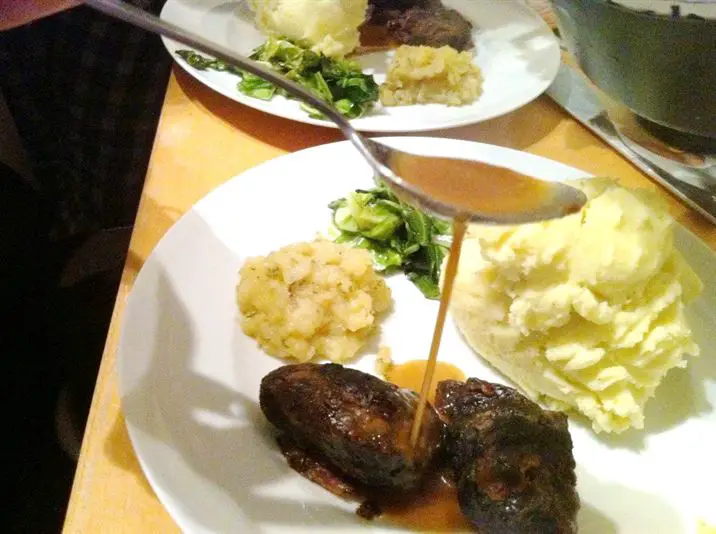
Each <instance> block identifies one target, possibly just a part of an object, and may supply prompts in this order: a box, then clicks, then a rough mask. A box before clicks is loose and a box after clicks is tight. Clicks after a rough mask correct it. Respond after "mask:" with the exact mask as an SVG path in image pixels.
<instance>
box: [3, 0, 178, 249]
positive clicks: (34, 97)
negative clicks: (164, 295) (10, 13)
mask: <svg viewBox="0 0 716 534" xmlns="http://www.w3.org/2000/svg"><path fill="white" fill-rule="evenodd" d="M164 1H165V0H132V1H131V3H133V4H134V5H137V6H138V7H140V8H142V9H145V10H147V11H151V12H153V13H155V14H158V12H159V11H160V9H161V7H162V5H163V4H164ZM171 62H172V59H171V57H170V55H169V54H168V53H167V51H166V50H165V49H164V47H163V46H162V44H161V41H160V39H159V38H158V37H156V36H154V35H150V34H148V33H147V32H145V31H143V30H139V29H137V28H133V27H131V26H129V25H128V24H125V23H122V22H119V21H115V20H113V19H111V18H109V17H107V16H105V15H103V14H101V13H98V12H96V11H94V10H92V9H90V8H87V7H83V6H82V7H77V8H74V9H71V10H69V11H66V12H63V13H60V14H57V15H54V16H51V17H49V18H46V19H42V20H39V21H36V22H34V23H31V24H28V25H26V26H22V27H20V28H16V29H13V30H10V31H6V32H0V66H1V67H0V88H1V90H2V92H3V94H4V95H5V98H6V100H7V103H8V107H9V108H10V111H11V113H12V115H13V117H14V119H15V122H16V124H17V127H18V130H19V132H20V135H21V137H22V138H23V141H24V143H25V147H26V149H27V151H28V154H29V158H30V160H31V162H32V164H33V171H34V175H35V178H36V181H37V183H39V184H40V187H41V191H40V193H41V195H42V196H43V198H44V199H45V200H46V201H47V205H48V206H50V209H51V214H52V215H51V216H52V222H53V224H52V233H53V235H55V236H56V237H69V236H72V235H74V234H78V233H88V232H93V231H96V230H101V229H105V228H111V227H115V226H123V225H128V224H132V222H133V220H134V216H135V212H136V209H137V204H138V201H139V195H140V193H141V188H142V184H143V180H144V175H145V173H146V167H147V162H148V159H149V155H150V152H151V148H152V142H153V139H154V135H155V131H156V126H157V120H158V118H159V113H160V110H161V105H162V102H163V98H164V93H165V90H166V84H167V80H168V76H169V69H170V67H171Z"/></svg>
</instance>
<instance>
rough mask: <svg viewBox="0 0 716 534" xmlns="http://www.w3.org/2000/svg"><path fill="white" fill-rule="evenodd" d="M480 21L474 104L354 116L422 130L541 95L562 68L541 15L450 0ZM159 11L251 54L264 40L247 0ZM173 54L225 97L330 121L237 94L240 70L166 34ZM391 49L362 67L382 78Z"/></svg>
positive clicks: (279, 100)
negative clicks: (191, 57) (211, 66)
mask: <svg viewBox="0 0 716 534" xmlns="http://www.w3.org/2000/svg"><path fill="white" fill-rule="evenodd" d="M444 3H445V4H446V5H449V6H451V7H454V8H456V9H457V10H458V11H460V12H461V13H462V14H463V15H464V16H466V17H468V18H469V19H470V20H471V21H472V22H473V23H474V25H475V30H474V32H473V33H474V36H473V37H474V41H475V46H476V56H475V61H476V63H477V65H479V67H480V68H481V69H482V72H483V76H484V80H485V81H484V93H483V94H482V95H481V96H480V98H479V99H478V100H476V101H475V102H474V103H472V104H470V105H466V106H460V107H448V106H444V105H440V104H429V105H421V106H402V107H382V106H380V105H377V106H376V107H375V109H374V110H372V111H371V113H370V114H369V115H366V116H365V117H361V118H359V119H355V120H353V121H352V123H353V125H354V127H355V128H357V129H358V130H361V131H367V132H419V131H426V130H435V129H440V128H452V127H456V126H463V125H466V124H473V123H477V122H481V121H484V120H487V119H491V118H493V117H498V116H500V115H503V114H505V113H508V112H510V111H513V110H515V109H517V108H519V107H521V106H524V105H525V104H527V103H528V102H530V101H532V100H534V99H535V98H537V97H538V96H539V95H540V94H542V92H544V91H545V89H547V87H549V85H550V84H551V83H552V80H554V77H555V76H556V75H557V70H558V68H559V62H560V52H559V44H558V42H557V40H556V39H555V37H554V35H553V34H552V32H551V30H550V29H549V27H548V26H547V25H546V24H545V22H544V21H543V20H542V19H541V18H540V16H539V15H538V14H537V13H535V12H534V11H532V10H531V9H530V8H529V7H527V6H525V5H524V4H523V3H522V2H520V0H446V1H445V2H444ZM161 17H162V18H163V19H164V20H167V21H169V22H173V23H175V24H177V25H179V26H181V27H183V28H186V29H189V30H192V31H194V32H196V33H198V34H199V35H202V36H204V37H206V38H208V39H211V40H213V41H215V42H216V43H218V44H221V45H224V46H227V47H229V48H231V49H233V50H236V51H237V52H239V53H241V54H244V55H248V54H249V53H250V52H251V51H252V50H253V49H254V48H256V47H257V46H259V45H260V44H262V43H263V42H264V41H265V39H266V38H265V36H263V35H262V34H261V33H260V32H259V30H258V29H257V28H256V27H255V26H254V23H253V14H252V13H251V10H250V9H249V7H248V5H247V0H238V1H232V0H168V1H167V3H166V4H165V5H164V9H163V10H162V14H161ZM164 44H165V45H166V47H167V49H168V50H169V52H170V53H171V54H172V56H173V57H174V59H175V60H176V61H177V62H178V64H179V65H181V66H182V67H183V68H184V69H185V70H186V71H187V72H188V73H189V74H190V75H192V76H193V77H195V78H196V79H197V80H199V81H200V82H202V83H204V84H206V85H207V86H209V87H211V88H212V89H214V90H215V91H217V92H219V93H221V94H222V95H224V96H227V97H229V98H231V99H232V100H235V101H237V102H241V103H242V104H245V105H247V106H250V107H253V108H256V109H260V110H261V111H264V112H266V113H271V114H273V115H278V116H279V117H284V118H287V119H292V120H295V121H299V122H306V123H309V124H318V125H321V126H330V127H333V123H331V122H327V121H323V120H316V119H312V118H310V117H309V116H308V114H307V113H306V112H305V111H303V110H301V109H300V106H299V103H298V102H296V101H295V100H287V99H286V98H284V97H280V96H279V97H275V98H273V99H272V100H270V101H263V100H259V99H256V98H251V97H248V96H246V95H244V94H242V93H240V92H239V91H238V90H237V88H236V84H237V81H238V80H239V79H238V78H237V77H236V76H234V75H232V74H228V73H225V72H212V71H199V70H196V69H194V68H192V67H190V66H189V65H188V64H187V63H186V62H184V60H182V59H181V58H179V57H178V56H177V55H176V54H175V52H176V51H177V50H180V49H186V48H187V47H186V46H184V45H181V44H180V43H177V42H175V41H172V40H169V39H164ZM391 55H392V53H390V52H380V53H373V54H368V55H364V56H361V57H359V61H360V63H361V66H362V67H363V69H364V72H366V73H368V74H373V75H374V76H375V80H376V82H377V83H382V82H383V81H384V80H385V74H386V72H387V66H388V64H389V57H390V56H391Z"/></svg>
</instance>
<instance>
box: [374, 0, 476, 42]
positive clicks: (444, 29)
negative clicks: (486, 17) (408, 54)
mask: <svg viewBox="0 0 716 534" xmlns="http://www.w3.org/2000/svg"><path fill="white" fill-rule="evenodd" d="M387 26H388V33H389V35H390V36H391V37H393V38H394V39H395V40H396V41H397V42H399V43H401V44H407V45H412V46H420V45H424V46H432V47H435V48H438V47H441V46H445V45H447V46H451V47H453V48H454V49H455V50H460V51H462V50H469V49H470V48H472V47H473V46H474V43H473V42H472V24H471V23H470V21H468V20H467V19H466V18H465V17H463V16H462V15H461V14H460V13H458V12H457V11H455V10H454V9H449V8H446V7H442V6H440V7H436V8H424V7H414V8H411V9H408V10H406V11H403V12H401V13H400V14H399V15H398V16H395V17H392V18H390V19H389V20H388V21H387Z"/></svg>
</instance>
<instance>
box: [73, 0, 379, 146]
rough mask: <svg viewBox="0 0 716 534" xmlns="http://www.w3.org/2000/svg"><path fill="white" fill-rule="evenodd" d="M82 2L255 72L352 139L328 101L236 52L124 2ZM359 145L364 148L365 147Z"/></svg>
mask: <svg viewBox="0 0 716 534" xmlns="http://www.w3.org/2000/svg"><path fill="white" fill-rule="evenodd" d="M84 3H85V4H86V5H88V6H90V7H92V8H94V9H96V10H98V11H101V12H102V13H104V14H105V15H109V16H111V17H114V18H116V19H119V20H122V21H124V22H127V23H129V24H131V25H133V26H137V27H139V28H142V29H144V30H147V31H149V32H152V33H156V34H159V35H163V36H165V37H168V38H170V39H174V40H175V41H179V42H180V43H182V44H185V45H187V46H190V47H192V48H195V49H197V50H200V51H202V52H204V53H206V54H209V55H211V56H214V57H215V58H217V59H220V60H221V61H224V62H226V63H229V64H231V65H234V66H236V67H239V68H241V69H243V70H245V71H246V72H250V73H251V74H255V75H256V76H259V77H261V78H263V79H264V80H267V81H269V82H271V83H272V84H274V85H276V86H278V87H280V88H282V89H285V90H286V91H288V92H289V93H290V94H292V95H293V96H295V97H296V98H298V99H300V100H302V101H304V102H306V103H307V104H310V105H311V106H313V107H314V108H316V109H317V110H318V111H320V112H321V113H323V114H324V115H325V116H326V117H328V119H330V120H331V121H333V122H334V123H335V124H336V125H337V126H338V127H339V128H340V129H341V131H342V132H343V134H344V135H345V136H346V138H348V139H350V140H351V141H353V137H354V134H356V131H355V129H354V128H353V127H352V126H351V125H350V124H349V122H348V120H347V119H346V118H345V117H344V116H343V115H341V113H340V112H339V111H338V110H337V109H336V108H334V107H333V106H332V105H330V104H329V103H328V102H326V101H324V100H321V99H320V98H318V97H316V96H315V95H314V94H313V93H312V92H311V91H309V90H308V89H306V88H304V87H302V86H301V85H299V84H297V83H296V82H294V81H292V80H289V79H288V78H286V77H285V76H283V75H281V74H280V73H278V72H276V71H274V70H272V69H270V68H267V67H265V66H263V65H261V64H260V63H259V62H257V61H253V60H251V59H249V58H247V57H244V56H242V55H240V54H237V53H236V52H234V51H233V50H231V49H229V48H226V47H224V46H221V45H218V44H215V43H212V42H211V41H209V40H207V39H204V38H203V37H201V36H200V35H197V34H195V33H193V32H190V31H187V30H185V29H183V28H180V27H179V26H177V25H175V24H172V23H170V22H167V21H164V20H162V19H160V18H159V17H156V16H154V15H152V14H151V13H147V12H145V11H142V10H141V9H139V8H137V7H135V6H132V5H129V4H126V3H125V2H122V1H120V0H84ZM354 143H355V141H354ZM363 148H364V150H365V147H363Z"/></svg>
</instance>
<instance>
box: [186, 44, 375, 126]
mask: <svg viewBox="0 0 716 534" xmlns="http://www.w3.org/2000/svg"><path fill="white" fill-rule="evenodd" d="M177 55H178V56H179V57H181V58H182V59H183V60H184V61H186V62H187V63H188V64H189V65H190V66H192V67H193V68H195V69H197V70H216V71H224V72H230V73H232V74H236V75H237V76H241V81H240V82H239V83H238V85H237V87H238V90H239V91H241V92H242V93H244V94H245V95H247V96H250V97H253V98H259V99H261V100H271V99H272V98H273V97H274V95H282V96H285V97H288V98H290V95H288V94H287V93H286V91H284V90H283V89H281V88H279V87H276V86H275V85H273V84H272V83H270V82H267V81H264V80H263V79H261V78H260V77H258V76H255V75H253V74H250V73H248V72H244V71H242V70H241V69H238V68H235V67H232V66H231V65H227V64H226V63H224V62H223V61H219V60H217V59H211V58H207V57H204V56H202V55H200V54H197V53H196V52H192V51H191V50H178V51H177ZM249 57H250V58H251V59H253V60H255V61H258V62H260V63H263V64H264V65H265V66H267V67H270V68H272V69H274V70H277V71H278V72H280V73H282V74H284V75H285V76H287V77H288V78H290V79H291V80H293V81H294V82H296V83H298V84H301V85H303V86H304V87H306V88H307V89H309V90H310V91H311V92H312V93H314V94H315V95H316V96H317V97H319V98H321V99H322V100H325V101H326V102H328V103H329V104H333V106H334V107H335V108H336V109H337V110H338V111H339V112H340V113H342V114H343V115H345V116H346V117H348V118H350V119H353V118H356V117H361V116H363V115H365V114H366V113H367V112H368V111H370V109H372V107H373V105H374V104H375V103H376V102H377V101H378V84H377V83H375V80H374V79H373V76H371V75H368V74H363V72H362V71H361V68H360V65H359V64H358V63H356V62H355V61H349V60H345V59H332V58H329V57H326V56H324V55H323V54H319V53H316V52H313V51H312V50H311V49H310V48H309V47H308V46H306V45H304V44H302V43H297V42H295V41H292V40H290V39H283V38H277V37H269V38H268V40H267V41H266V42H265V43H264V44H262V45H261V46H259V47H258V48H256V49H255V50H254V51H253V52H252V53H251V55H250V56H249ZM301 109H303V110H304V111H306V112H307V113H308V114H309V115H310V116H311V117H313V118H323V115H322V114H321V113H319V112H318V110H316V109H314V108H312V107H311V106H307V105H306V104H303V103H302V104H301Z"/></svg>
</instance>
